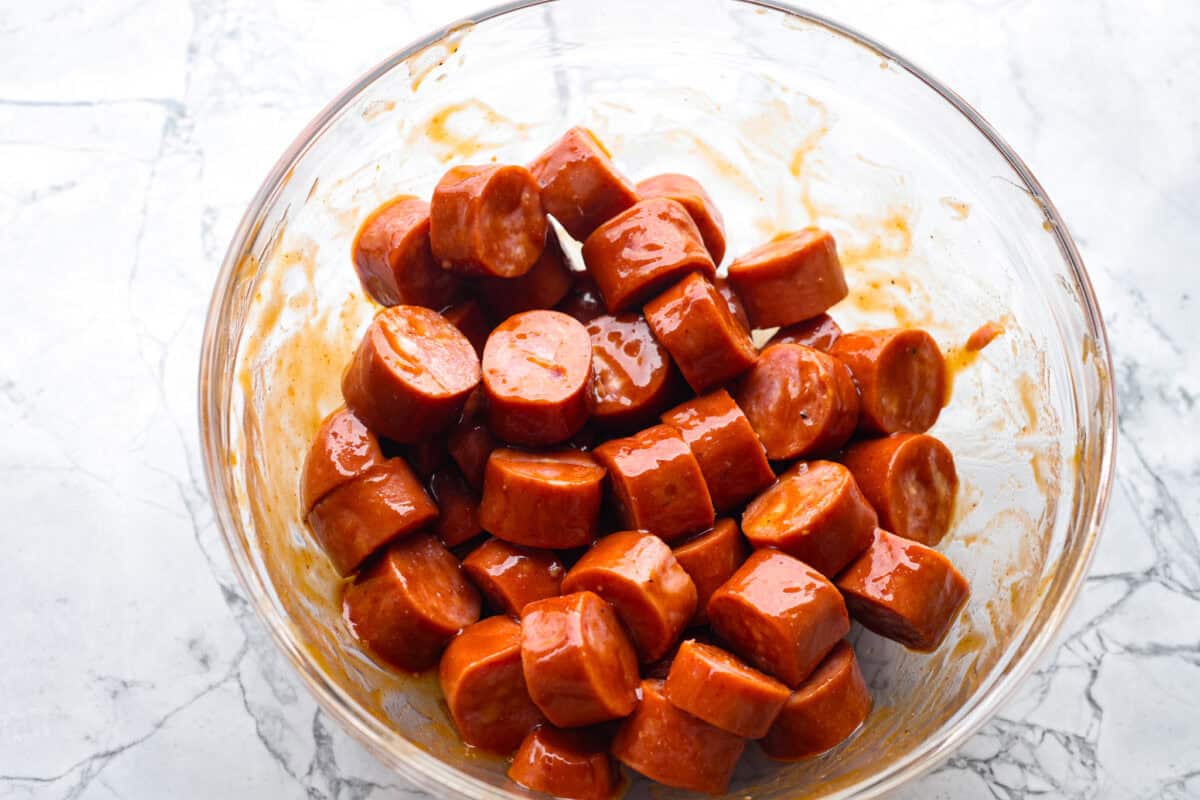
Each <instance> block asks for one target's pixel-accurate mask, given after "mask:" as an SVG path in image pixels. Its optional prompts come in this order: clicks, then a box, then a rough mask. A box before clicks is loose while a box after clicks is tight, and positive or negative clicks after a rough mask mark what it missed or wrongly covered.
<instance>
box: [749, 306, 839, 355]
mask: <svg viewBox="0 0 1200 800" xmlns="http://www.w3.org/2000/svg"><path fill="white" fill-rule="evenodd" d="M841 335H842V328H841V326H840V325H838V324H837V322H836V321H835V320H834V318H833V317H831V316H829V315H828V314H818V315H817V316H815V317H812V318H811V319H806V320H804V321H803V322H797V323H795V324H794V325H788V326H787V327H786V328H780V329H779V330H778V331H776V333H775V335H774V336H772V337H771V339H770V340H769V341H768V342H767V346H768V347H769V346H771V345H773V344H802V345H804V346H805V347H811V348H812V349H814V350H820V351H821V352H822V353H828V352H829V351H830V349H831V348H832V347H833V345H834V342H836V341H837V340H838V339H839V338H841Z"/></svg>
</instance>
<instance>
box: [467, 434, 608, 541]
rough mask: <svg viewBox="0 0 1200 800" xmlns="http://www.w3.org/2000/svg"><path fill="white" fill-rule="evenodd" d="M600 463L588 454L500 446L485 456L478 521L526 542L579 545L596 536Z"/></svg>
mask: <svg viewBox="0 0 1200 800" xmlns="http://www.w3.org/2000/svg"><path fill="white" fill-rule="evenodd" d="M603 496H604V468H603V467H602V466H601V465H600V464H598V463H596V459H594V458H592V456H591V455H590V454H588V453H582V452H579V451H578V450H558V451H552V452H543V453H527V452H523V451H521V450H509V449H506V448H501V449H499V450H497V451H495V452H494V453H492V457H491V458H489V459H488V463H487V470H486V472H485V475H484V480H483V499H482V501H481V502H480V506H479V521H480V523H481V524H482V525H483V527H484V529H485V530H487V531H488V532H489V533H491V534H492V535H493V536H495V537H496V538H498V539H504V540H505V541H508V542H512V543H513V544H520V545H525V546H527V547H549V548H553V549H564V548H569V547H583V546H584V545H589V544H591V543H592V542H593V541H595V539H596V524H597V520H598V519H599V516H600V503H601V500H602V499H603Z"/></svg>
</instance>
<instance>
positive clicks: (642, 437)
mask: <svg viewBox="0 0 1200 800" xmlns="http://www.w3.org/2000/svg"><path fill="white" fill-rule="evenodd" d="M592 454H593V455H595V456H596V460H597V461H599V462H600V463H601V464H602V465H603V466H604V467H605V468H606V469H607V470H608V481H609V485H610V486H611V487H612V492H613V498H614V501H615V505H616V507H617V515H618V516H619V517H620V519H621V522H622V523H623V524H624V526H625V527H626V528H628V529H630V530H644V531H649V532H650V533H653V534H654V535H656V536H658V537H660V538H661V539H663V541H667V542H672V541H675V540H676V539H679V538H681V537H683V536H687V535H688V534H689V533H696V532H697V531H702V530H705V529H707V528H711V527H712V524H713V520H714V519H715V518H716V515H715V514H714V512H713V506H712V498H710V497H709V495H708V487H707V486H706V485H705V483H704V474H703V473H702V472H701V471H700V464H699V463H698V462H697V461H696V457H695V456H694V455H692V451H691V448H689V447H688V446H687V442H685V441H684V440H683V437H682V436H680V435H679V431H677V430H675V428H672V427H671V426H670V425H655V426H654V427H652V428H646V429H645V430H643V431H640V432H638V433H635V434H634V435H633V436H627V437H625V438H624V439H612V440H610V441H607V442H605V443H604V444H602V445H600V446H599V447H597V448H596V449H595V450H593V451H592Z"/></svg>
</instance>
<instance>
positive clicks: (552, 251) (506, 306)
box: [477, 233, 574, 339]
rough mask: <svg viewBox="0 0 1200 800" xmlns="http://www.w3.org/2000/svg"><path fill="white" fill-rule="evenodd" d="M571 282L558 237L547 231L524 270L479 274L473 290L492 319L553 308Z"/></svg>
mask: <svg viewBox="0 0 1200 800" xmlns="http://www.w3.org/2000/svg"><path fill="white" fill-rule="evenodd" d="M572 283H574V278H573V277H572V276H571V271H570V270H569V269H567V263H566V261H565V259H564V258H563V253H562V248H560V247H559V246H558V237H557V236H556V235H555V234H554V233H551V234H550V236H549V237H548V238H547V239H546V249H545V250H543V251H542V255H541V256H539V257H538V260H537V261H535V262H534V264H533V266H532V267H531V268H530V270H529V271H528V272H526V273H525V274H524V275H521V276H520V277H517V278H483V279H481V280H480V281H479V285H478V287H477V291H478V295H479V300H480V302H482V303H483V304H484V306H486V307H487V310H488V312H489V313H490V314H491V317H492V319H494V320H496V321H497V322H502V321H504V320H506V319H508V318H509V317H511V316H512V315H513V314H519V313H521V312H522V311H532V310H534V309H537V308H553V307H554V306H555V305H557V304H558V302H559V301H560V300H562V299H563V298H564V297H566V296H567V292H568V291H569V290H570V288H571V285H572ZM484 338H485V339H486V338H487V337H486V336H485V337H484Z"/></svg>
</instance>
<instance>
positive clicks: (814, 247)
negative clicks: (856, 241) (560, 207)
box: [729, 228, 849, 328]
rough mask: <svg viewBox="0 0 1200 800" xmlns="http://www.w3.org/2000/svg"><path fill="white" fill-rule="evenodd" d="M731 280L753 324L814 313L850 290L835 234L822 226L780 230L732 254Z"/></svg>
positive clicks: (785, 320)
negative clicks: (753, 246) (763, 241)
mask: <svg viewBox="0 0 1200 800" xmlns="http://www.w3.org/2000/svg"><path fill="white" fill-rule="evenodd" d="M729 282H730V283H731V284H732V285H733V288H734V289H736V290H737V293H738V296H739V297H741V298H742V302H743V303H745V304H746V313H747V314H749V315H750V322H751V324H752V325H753V326H754V327H755V328H774V327H776V326H777V325H791V324H792V323H794V322H800V321H801V320H806V319H809V318H810V317H815V316H816V315H818V314H821V313H824V312H825V311H826V310H827V309H828V308H829V307H830V306H832V305H834V304H835V303H837V302H838V301H840V300H842V299H843V298H844V297H845V296H846V295H847V294H848V293H849V290H848V289H847V288H846V276H845V274H844V273H843V272H842V265H841V262H839V261H838V255H837V245H836V243H835V242H834V241H833V236H832V235H831V234H830V233H829V232H828V231H823V230H821V229H820V228H805V229H804V230H801V231H797V232H795V233H790V234H787V235H784V236H778V237H776V238H774V239H772V240H771V241H769V242H767V243H766V244H764V245H762V246H761V247H759V248H757V249H755V250H751V251H750V252H749V253H746V254H745V255H744V256H742V257H740V258H738V259H736V260H734V262H733V263H732V264H730V265H729Z"/></svg>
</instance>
